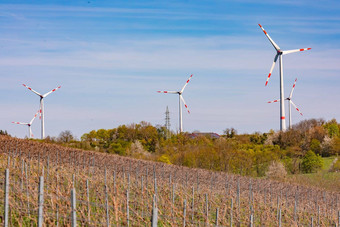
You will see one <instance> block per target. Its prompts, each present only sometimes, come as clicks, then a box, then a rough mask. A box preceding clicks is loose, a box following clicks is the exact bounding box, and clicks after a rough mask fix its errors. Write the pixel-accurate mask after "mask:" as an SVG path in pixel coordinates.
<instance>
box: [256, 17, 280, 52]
mask: <svg viewBox="0 0 340 227" xmlns="http://www.w3.org/2000/svg"><path fill="white" fill-rule="evenodd" d="M259 26H260V28H261V29H262V30H263V32H264V34H265V35H266V36H267V38H268V39H269V41H270V42H271V44H272V45H273V47H274V48H275V50H277V51H279V50H280V47H279V45H277V44H276V43H275V42H274V40H272V38H270V36H269V34H268V33H267V32H266V30H264V28H263V27H262V25H260V24H259Z"/></svg>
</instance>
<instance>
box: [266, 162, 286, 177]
mask: <svg viewBox="0 0 340 227" xmlns="http://www.w3.org/2000/svg"><path fill="white" fill-rule="evenodd" d="M266 176H267V177H268V178H272V179H284V178H285V177H286V176H287V171H286V169H285V167H284V165H283V164H282V162H280V161H274V162H272V163H271V164H270V165H269V167H268V170H267V172H266Z"/></svg>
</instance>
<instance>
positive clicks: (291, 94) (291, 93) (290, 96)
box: [289, 78, 297, 99]
mask: <svg viewBox="0 0 340 227" xmlns="http://www.w3.org/2000/svg"><path fill="white" fill-rule="evenodd" d="M296 81H297V78H296V79H295V81H294V84H293V87H292V91H291V92H290V95H289V98H290V99H291V98H292V96H293V91H294V88H295V84H296Z"/></svg>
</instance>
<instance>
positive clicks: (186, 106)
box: [179, 95, 190, 113]
mask: <svg viewBox="0 0 340 227" xmlns="http://www.w3.org/2000/svg"><path fill="white" fill-rule="evenodd" d="M179 97H181V100H182V102H183V104H184V106H185V108H187V111H188V113H190V110H189V108H188V105H187V104H186V103H185V101H184V98H183V97H182V95H180V96H179Z"/></svg>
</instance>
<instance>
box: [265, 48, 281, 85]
mask: <svg viewBox="0 0 340 227" xmlns="http://www.w3.org/2000/svg"><path fill="white" fill-rule="evenodd" d="M278 57H279V55H278V54H276V55H275V57H274V62H273V64H272V67H271V68H270V71H269V74H268V77H267V80H266V84H265V85H264V86H267V84H268V81H269V79H270V76H271V75H272V72H273V69H274V66H275V63H276V61H277V58H278Z"/></svg>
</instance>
